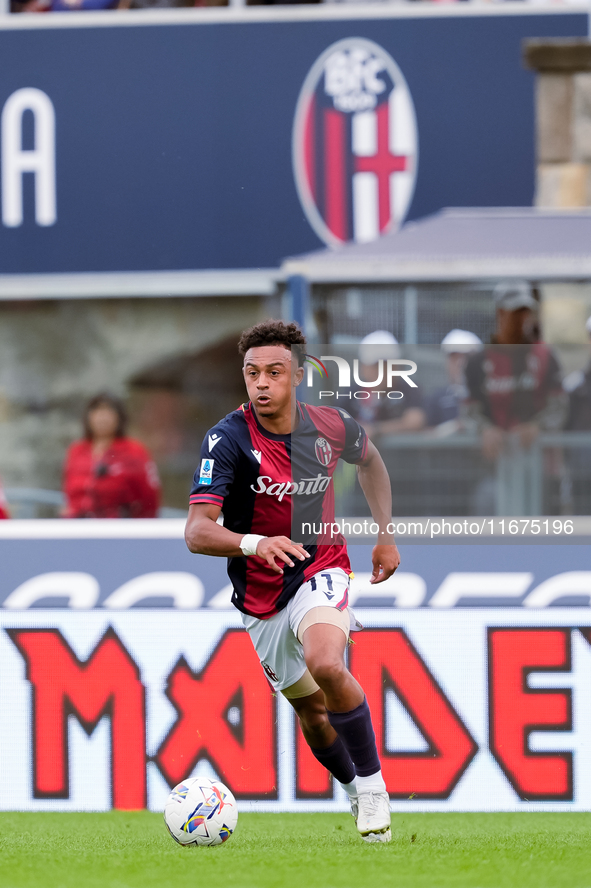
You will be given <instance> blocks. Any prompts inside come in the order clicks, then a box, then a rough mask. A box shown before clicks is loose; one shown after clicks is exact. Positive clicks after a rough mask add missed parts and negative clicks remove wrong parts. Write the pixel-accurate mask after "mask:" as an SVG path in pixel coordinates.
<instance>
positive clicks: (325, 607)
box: [286, 568, 350, 649]
mask: <svg viewBox="0 0 591 888" xmlns="http://www.w3.org/2000/svg"><path fill="white" fill-rule="evenodd" d="M348 603H349V577H348V575H347V574H346V573H345V571H344V570H342V569H341V568H335V569H333V570H325V571H321V572H319V573H317V574H315V575H314V576H313V577H311V578H310V579H309V580H307V582H305V583H303V584H302V586H300V588H299V589H298V591H297V593H296V595H295V596H294V597H293V598H292V600H291V601H290V602H289V604H288V606H287V608H286V610H287V611H288V614H289V622H290V625H291V628H292V631H293V633H294V635H295V636H296V637H297V638H298V640H299V642H300V644H302V643H303V638H304V633H305V632H306V630H307V629H308V628H309V627H310V626H314V625H320V626H322V625H332V626H336V627H338V628H339V629H341V631H342V633H343V635H344V642H343V645H346V643H347V641H348V638H349V626H350V617H349V610H348ZM331 634H332V633H331ZM343 649H344V648H343Z"/></svg>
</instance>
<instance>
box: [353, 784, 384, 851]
mask: <svg viewBox="0 0 591 888" xmlns="http://www.w3.org/2000/svg"><path fill="white" fill-rule="evenodd" d="M357 804H358V813H357V818H356V820H357V831H358V833H359V834H360V836H361V838H362V839H363V841H364V842H390V841H391V839H392V832H391V830H390V797H389V796H388V793H387V792H374V791H372V790H369V791H368V792H360V793H359V794H358V796H357ZM352 810H353V803H352V802H351V811H352Z"/></svg>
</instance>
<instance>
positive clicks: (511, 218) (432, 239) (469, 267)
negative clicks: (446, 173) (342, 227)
mask: <svg viewBox="0 0 591 888" xmlns="http://www.w3.org/2000/svg"><path fill="white" fill-rule="evenodd" d="M282 272H283V274H284V275H285V276H287V277H289V276H292V275H302V276H303V277H305V278H307V279H308V280H309V281H310V282H311V283H319V284H320V283H338V282H351V283H352V282H356V283H363V282H376V283H377V282H380V281H382V282H386V281H463V280H472V281H474V280H482V279H498V278H514V277H519V278H527V279H530V280H540V281H541V280H580V279H586V278H591V209H583V210H556V209H552V210H546V209H538V208H529V207H523V208H521V207H517V208H511V207H508V208H502V207H499V208H485V209H470V208H468V209H455V208H449V209H444V210H441V211H440V212H438V213H435V214H434V215H433V216H427V217H426V218H424V219H420V220H418V221H416V222H408V223H407V224H406V225H404V227H403V228H402V229H400V230H399V231H396V232H392V233H389V234H385V235H383V236H382V237H380V238H379V239H378V240H375V241H372V242H371V243H367V244H357V243H349V244H345V245H343V246H342V247H341V248H338V249H325V250H317V251H315V252H313V253H308V254H305V255H303V256H296V257H293V258H290V259H287V260H286V261H285V262H284V263H283V267H282Z"/></svg>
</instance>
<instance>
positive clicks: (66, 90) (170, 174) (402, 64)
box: [0, 7, 588, 274]
mask: <svg viewBox="0 0 591 888" xmlns="http://www.w3.org/2000/svg"><path fill="white" fill-rule="evenodd" d="M587 31H588V15H587V14H586V13H582V12H579V11H573V10H564V9H563V10H556V9H545V10H540V9H537V8H536V9H530V8H527V7H526V8H520V9H519V10H513V9H511V10H509V11H506V10H505V9H503V8H500V7H499V8H494V7H490V8H487V9H486V10H485V9H478V8H476V7H471V8H470V9H467V10H463V9H459V8H458V9H453V10H452V9H451V8H445V9H444V10H441V8H439V9H429V8H427V9H420V10H418V9H417V10H415V9H413V10H410V9H408V8H404V9H401V8H399V7H394V8H392V9H388V10H386V9H384V8H383V7H380V9H379V10H378V9H374V10H369V11H365V10H364V11H363V12H362V13H360V12H359V11H356V12H355V13H351V12H350V11H349V10H347V9H342V8H337V7H329V8H325V9H321V8H319V9H316V8H308V9H301V8H298V9H297V10H286V9H283V10H276V11H273V10H271V11H268V10H257V13H256V15H255V13H253V11H252V10H244V11H228V10H222V11H216V10H196V11H193V12H192V11H189V10H177V11H174V10H165V11H152V12H145V13H143V14H142V15H141V17H140V16H138V15H136V13H135V12H129V13H125V12H118V13H108V12H106V13H104V12H103V13H100V14H93V13H90V12H89V13H86V14H85V16H84V17H82V18H77V17H56V18H55V19H52V20H51V22H48V21H47V19H46V18H45V17H44V20H43V22H41V21H40V20H39V19H35V20H33V21H32V20H30V19H27V18H26V17H22V20H21V19H20V18H17V17H15V18H11V19H10V20H9V22H8V24H7V25H6V26H4V25H3V26H2V27H0V49H1V52H2V58H3V59H4V66H3V73H2V78H1V80H0V109H2V110H1V118H0V131H1V132H0V140H1V143H2V196H1V201H0V203H1V224H0V273H2V274H25V273H29V274H30V273H64V272H73V273H76V272H93V273H96V272H124V271H125V272H136V271H150V270H163V271H169V270H173V269H176V270H183V269H185V270H197V271H198V270H207V269H217V270H222V269H225V270H231V269H248V268H251V269H272V268H277V267H278V265H279V264H280V263H281V261H282V260H283V259H284V258H285V257H286V256H289V255H294V254H298V253H302V252H305V251H307V250H313V249H315V248H318V247H320V246H323V245H324V244H325V243H329V244H333V245H334V244H338V243H340V242H342V241H347V240H357V241H360V242H363V241H368V240H372V239H373V238H375V237H376V236H377V235H378V234H379V233H381V232H383V231H385V230H386V229H387V228H388V227H391V226H392V225H394V226H396V225H399V224H400V223H402V222H403V221H404V219H405V218H408V219H415V218H419V217H421V216H424V215H426V214H428V213H431V212H434V211H436V210H438V209H440V208H441V207H444V206H499V205H502V206H523V205H531V203H532V197H533V192H534V165H535V164H534V135H533V127H534V93H533V75H532V73H531V72H529V71H526V70H524V68H523V67H522V63H521V43H522V41H523V39H524V38H527V37H546V36H548V37H550V36H551V37H560V36H575V37H576V36H581V37H584V36H586V35H587ZM81 58H84V65H80V63H79V62H80V59H81ZM74 70H75V71H76V77H75V78H74V79H73V78H72V73H71V72H72V71H74ZM279 71H280V72H281V76H280V77H278V76H277V72H279ZM495 169H502V171H503V174H502V176H501V177H498V176H493V175H491V170H495Z"/></svg>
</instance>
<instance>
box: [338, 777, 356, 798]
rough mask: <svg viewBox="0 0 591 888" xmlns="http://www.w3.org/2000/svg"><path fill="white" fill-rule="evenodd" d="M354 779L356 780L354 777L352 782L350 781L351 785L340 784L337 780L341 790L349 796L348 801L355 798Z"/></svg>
mask: <svg viewBox="0 0 591 888" xmlns="http://www.w3.org/2000/svg"><path fill="white" fill-rule="evenodd" d="M356 779H357V778H356V777H354V778H353V780H352V781H351V783H341V781H340V780H339V783H340V784H341V786H342V787H343V789H344V790H345V792H346V793H347V795H348V796H349V798H350V799H356V798H357V786H356V785H355V780H356Z"/></svg>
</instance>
